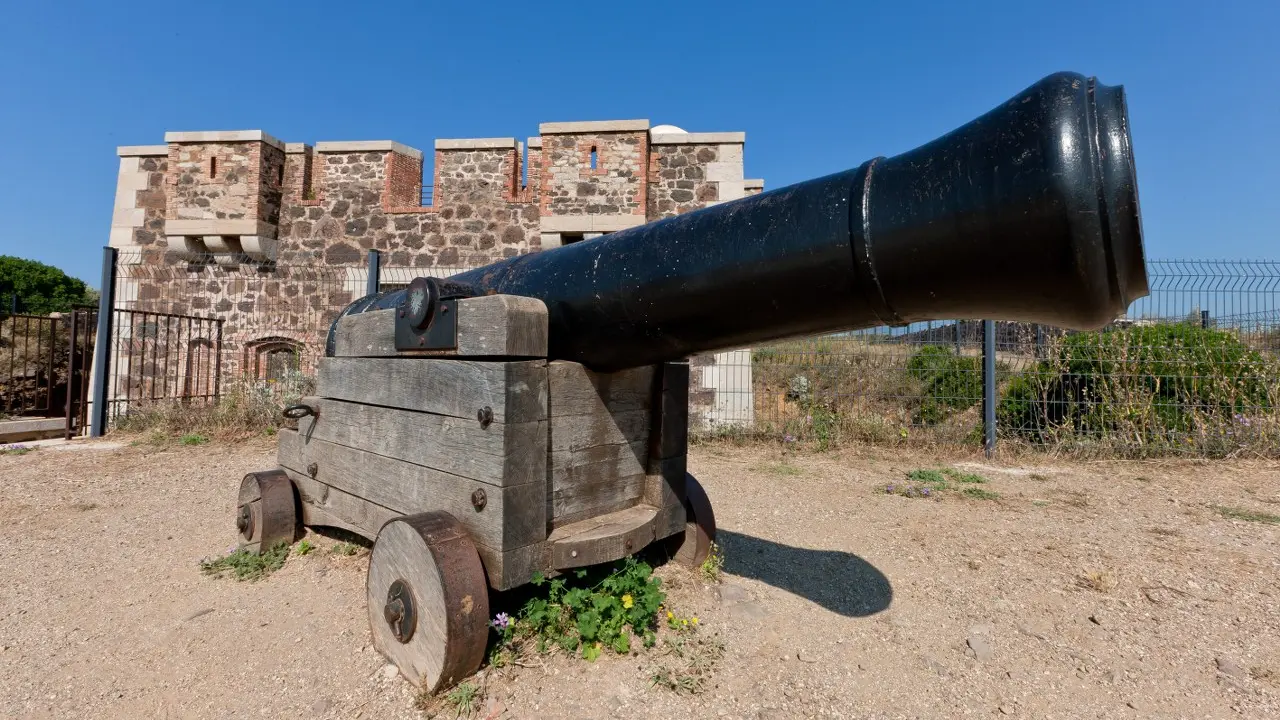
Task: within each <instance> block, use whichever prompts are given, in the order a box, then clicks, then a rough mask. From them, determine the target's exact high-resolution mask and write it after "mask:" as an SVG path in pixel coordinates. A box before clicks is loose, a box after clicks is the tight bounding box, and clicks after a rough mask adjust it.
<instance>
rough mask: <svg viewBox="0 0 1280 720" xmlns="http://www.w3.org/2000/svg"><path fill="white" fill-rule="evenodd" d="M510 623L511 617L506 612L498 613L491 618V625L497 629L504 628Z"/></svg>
mask: <svg viewBox="0 0 1280 720" xmlns="http://www.w3.org/2000/svg"><path fill="white" fill-rule="evenodd" d="M510 625H511V618H510V617H509V616H508V615H507V614H506V613H498V614H497V615H496V616H495V617H494V618H493V626H494V627H496V628H498V629H499V630H506V629H507V627H508V626H510Z"/></svg>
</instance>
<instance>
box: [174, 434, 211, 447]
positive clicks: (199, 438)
mask: <svg viewBox="0 0 1280 720" xmlns="http://www.w3.org/2000/svg"><path fill="white" fill-rule="evenodd" d="M178 442H180V443H182V444H183V445H204V444H205V443H207V442H209V438H207V437H205V436H204V435H201V434H199V433H187V434H186V435H183V436H182V437H181V438H180V439H179V440H178Z"/></svg>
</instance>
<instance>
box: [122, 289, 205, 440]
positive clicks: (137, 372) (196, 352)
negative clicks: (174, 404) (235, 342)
mask: <svg viewBox="0 0 1280 720" xmlns="http://www.w3.org/2000/svg"><path fill="white" fill-rule="evenodd" d="M222 325H223V321H222V320H221V319H219V318H213V317H199V316H193V315H179V314H173V313H162V312H149V311H145V310H128V309H117V310H115V311H114V312H113V318H112V333H111V348H110V353H109V355H110V358H111V360H110V364H109V367H108V368H107V370H106V377H107V390H108V395H107V397H106V403H107V407H108V416H109V418H110V419H111V420H116V419H118V418H120V417H121V416H122V415H124V414H125V413H127V412H129V410H130V409H132V408H137V407H145V406H147V405H149V404H154V403H156V402H160V401H180V402H184V403H210V402H214V401H216V400H217V398H218V397H219V394H220V391H221V382H222V355H223V352H222V351H223V347H222Z"/></svg>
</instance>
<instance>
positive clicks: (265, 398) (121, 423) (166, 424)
mask: <svg viewBox="0 0 1280 720" xmlns="http://www.w3.org/2000/svg"><path fill="white" fill-rule="evenodd" d="M228 385H229V387H226V388H225V389H224V391H223V393H222V394H221V395H220V396H219V397H218V398H215V399H213V400H211V401H210V402H207V403H201V402H182V401H178V400H157V401H153V402H139V403H132V404H131V405H130V407H129V411H128V413H126V414H125V415H124V417H122V418H120V419H119V420H118V421H117V428H118V429H119V430H121V431H123V432H131V433H142V434H144V435H146V436H147V442H148V443H149V444H152V445H156V446H157V447H164V446H167V445H169V444H171V443H173V442H174V440H175V439H177V440H178V441H179V442H181V443H182V444H184V445H198V444H202V443H203V442H208V441H209V440H212V439H218V440H223V441H237V440H245V439H248V438H252V437H261V436H262V435H263V434H267V435H273V434H274V433H275V431H276V430H277V429H278V428H280V427H282V426H283V423H284V422H285V421H284V419H283V417H282V416H281V414H280V411H281V410H282V409H283V408H284V407H285V406H286V405H290V404H293V403H296V402H298V401H299V400H300V399H301V398H302V397H303V396H305V395H307V394H309V393H311V392H312V391H313V390H314V385H315V383H314V379H313V378H312V377H310V376H307V375H304V374H302V373H300V372H296V371H290V372H288V373H286V374H285V376H284V377H283V378H281V379H279V380H267V381H264V380H244V381H242V382H234V383H229V384H228Z"/></svg>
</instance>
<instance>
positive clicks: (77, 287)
mask: <svg viewBox="0 0 1280 720" xmlns="http://www.w3.org/2000/svg"><path fill="white" fill-rule="evenodd" d="M10 293H13V294H16V295H17V297H18V310H19V311H20V312H23V313H27V314H30V315H48V314H49V313H54V312H68V311H70V310H71V308H72V306H73V305H89V304H93V303H96V302H97V301H98V294H97V293H96V292H94V291H93V290H91V289H90V288H89V287H88V286H87V285H85V283H84V281H83V280H80V279H78V278H73V277H71V276H69V275H67V274H66V273H65V272H63V271H62V270H59V269H58V268H56V267H53V266H52V265H45V264H44V263H41V262H36V261H35V260H25V259H23V258H17V257H13V256H11V255H0V301H4V302H6V303H7V302H9V298H10ZM4 309H5V310H6V311H7V310H8V309H9V307H8V305H5V307H4Z"/></svg>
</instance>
